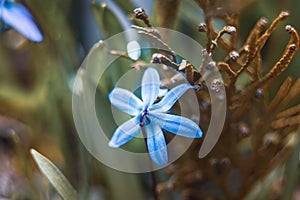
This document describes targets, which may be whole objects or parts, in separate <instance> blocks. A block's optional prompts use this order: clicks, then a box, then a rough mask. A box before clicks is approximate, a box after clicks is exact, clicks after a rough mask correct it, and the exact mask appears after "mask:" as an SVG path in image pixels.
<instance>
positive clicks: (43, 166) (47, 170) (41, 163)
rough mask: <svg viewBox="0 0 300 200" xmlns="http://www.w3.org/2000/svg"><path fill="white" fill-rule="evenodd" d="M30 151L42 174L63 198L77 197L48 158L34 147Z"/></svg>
mask: <svg viewBox="0 0 300 200" xmlns="http://www.w3.org/2000/svg"><path fill="white" fill-rule="evenodd" d="M30 153H31V155H32V156H33V158H34V160H35V162H36V164H37V165H38V167H39V168H40V170H41V171H42V173H43V174H44V176H45V177H46V178H47V179H48V180H49V182H50V183H51V184H52V186H53V187H54V188H55V189H56V191H57V192H58V193H59V194H60V196H61V197H62V198H63V199H64V200H69V199H70V200H73V199H78V198H77V192H76V190H75V189H74V188H73V186H72V185H71V184H70V182H69V181H68V180H67V178H66V177H65V176H64V175H63V174H62V172H61V171H60V170H59V169H58V168H57V167H56V166H55V165H54V164H53V163H52V162H51V161H50V160H48V159H47V158H46V157H45V156H43V155H42V154H40V153H39V152H37V151H36V150H34V149H30Z"/></svg>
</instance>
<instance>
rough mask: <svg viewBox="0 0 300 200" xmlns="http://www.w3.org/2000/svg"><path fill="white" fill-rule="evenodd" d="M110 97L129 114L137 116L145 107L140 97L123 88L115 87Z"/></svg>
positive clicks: (120, 108) (116, 105) (117, 106)
mask: <svg viewBox="0 0 300 200" xmlns="http://www.w3.org/2000/svg"><path fill="white" fill-rule="evenodd" d="M108 98H109V100H110V102H111V104H112V105H113V106H115V107H116V108H118V109H119V110H121V111H123V112H125V113H127V114H129V115H133V116H137V115H138V114H139V113H140V112H141V110H142V108H143V102H142V101H141V100H140V99H139V98H137V97H136V96H135V95H134V94H133V93H132V92H130V91H128V90H125V89H122V88H115V89H113V91H111V93H110V94H109V95H108Z"/></svg>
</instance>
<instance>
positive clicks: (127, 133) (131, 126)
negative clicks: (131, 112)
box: [108, 117, 141, 148]
mask: <svg viewBox="0 0 300 200" xmlns="http://www.w3.org/2000/svg"><path fill="white" fill-rule="evenodd" d="M138 124H139V117H134V118H132V119H130V120H128V121H126V122H124V123H123V124H122V125H121V126H119V127H118V128H117V130H116V131H115V132H114V134H113V136H112V138H111V139H110V141H109V143H108V145H109V146H110V147H113V148H117V147H120V146H121V145H123V144H125V143H127V142H128V141H130V140H132V139H133V138H134V137H135V136H136V135H137V134H138V133H139V132H140V131H141V128H140V126H139V125H138Z"/></svg>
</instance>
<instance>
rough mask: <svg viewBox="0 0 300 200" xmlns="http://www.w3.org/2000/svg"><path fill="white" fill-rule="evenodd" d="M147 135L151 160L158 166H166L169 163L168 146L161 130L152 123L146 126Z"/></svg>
mask: <svg viewBox="0 0 300 200" xmlns="http://www.w3.org/2000/svg"><path fill="white" fill-rule="evenodd" d="M145 129H146V133H147V147H148V152H149V155H150V157H151V159H152V160H153V161H154V162H155V163H156V164H158V165H165V164H167V162H168V152H167V145H166V140H165V137H164V134H163V132H162V130H161V128H160V127H159V126H158V125H157V124H155V123H150V124H149V125H147V126H145Z"/></svg>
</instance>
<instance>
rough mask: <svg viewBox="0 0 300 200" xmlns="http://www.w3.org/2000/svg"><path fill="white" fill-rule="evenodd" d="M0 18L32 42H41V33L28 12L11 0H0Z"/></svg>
mask: <svg viewBox="0 0 300 200" xmlns="http://www.w3.org/2000/svg"><path fill="white" fill-rule="evenodd" d="M0 19H1V20H2V21H3V22H4V23H6V24H8V25H9V26H11V27H13V28H14V29H15V30H16V31H18V32H19V33H21V34H22V35H24V36H25V37H26V38H28V39H29V40H31V41H33V42H41V41H42V40H43V35H42V34H41V32H40V30H39V28H38V27H37V25H36V24H35V22H34V19H33V17H32V15H31V14H30V12H29V11H28V10H27V9H26V8H25V7H24V6H23V5H21V4H19V3H16V2H14V1H12V0H4V1H3V0H0Z"/></svg>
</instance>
